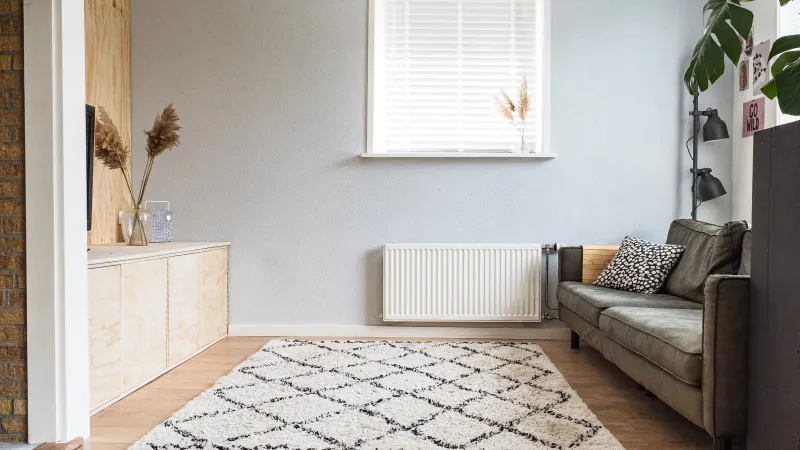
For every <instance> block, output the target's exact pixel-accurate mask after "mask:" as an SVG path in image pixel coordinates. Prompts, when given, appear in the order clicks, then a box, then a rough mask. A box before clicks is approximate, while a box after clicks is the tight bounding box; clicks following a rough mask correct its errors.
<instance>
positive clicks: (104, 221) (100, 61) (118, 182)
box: [84, 0, 131, 244]
mask: <svg viewBox="0 0 800 450" xmlns="http://www.w3.org/2000/svg"><path fill="white" fill-rule="evenodd" d="M84 4H85V8H86V9H85V21H86V25H85V28H86V102H87V103H89V104H90V105H93V106H96V107H99V106H102V107H104V108H105V109H106V110H107V111H108V114H109V115H110V116H111V118H112V119H113V120H114V123H115V124H116V125H117V127H118V128H119V131H120V134H121V135H122V139H123V141H124V142H125V144H126V145H127V146H128V148H130V145H131V39H130V23H131V22H130V0H85V3H84ZM129 199H130V194H128V189H127V187H126V185H125V181H124V178H123V177H122V173H121V172H120V171H119V170H114V171H111V170H108V169H106V168H105V166H103V164H102V163H100V161H99V160H97V159H96V158H95V161H94V184H93V192H92V231H90V232H89V236H88V239H89V244H109V243H114V242H122V230H121V229H120V226H119V224H118V211H120V210H123V209H127V208H129V207H130V200H129Z"/></svg>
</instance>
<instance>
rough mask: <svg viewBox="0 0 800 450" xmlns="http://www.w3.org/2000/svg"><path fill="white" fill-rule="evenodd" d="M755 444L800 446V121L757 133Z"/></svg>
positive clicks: (764, 449)
mask: <svg viewBox="0 0 800 450" xmlns="http://www.w3.org/2000/svg"><path fill="white" fill-rule="evenodd" d="M754 139H755V142H754V150H753V151H754V155H753V158H754V166H753V260H752V284H751V286H752V288H751V305H750V312H751V313H750V314H751V315H750V348H749V355H750V356H749V357H750V370H749V372H750V373H749V375H750V385H749V393H748V437H747V448H748V449H749V450H800V122H794V123H791V124H787V125H783V126H780V127H776V128H772V129H769V130H764V131H760V132H758V133H757V134H756V135H755V138H754Z"/></svg>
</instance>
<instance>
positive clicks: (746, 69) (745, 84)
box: [739, 59, 750, 92]
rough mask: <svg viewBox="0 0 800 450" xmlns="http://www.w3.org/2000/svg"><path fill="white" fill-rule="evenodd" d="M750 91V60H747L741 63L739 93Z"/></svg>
mask: <svg viewBox="0 0 800 450" xmlns="http://www.w3.org/2000/svg"><path fill="white" fill-rule="evenodd" d="M748 89H750V60H749V59H745V60H744V61H742V62H740V63H739V91H740V92H741V91H746V90H748Z"/></svg>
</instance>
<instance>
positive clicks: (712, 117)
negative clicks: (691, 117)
mask: <svg viewBox="0 0 800 450" xmlns="http://www.w3.org/2000/svg"><path fill="white" fill-rule="evenodd" d="M729 137H730V136H729V135H728V125H726V124H725V121H723V120H722V119H720V118H719V114H718V113H717V110H716V109H712V110H710V111H708V120H706V124H705V125H704V126H703V141H704V142H713V141H719V140H721V139H728V138H729Z"/></svg>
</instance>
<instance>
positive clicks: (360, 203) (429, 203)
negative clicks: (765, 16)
mask: <svg viewBox="0 0 800 450" xmlns="http://www.w3.org/2000/svg"><path fill="white" fill-rule="evenodd" d="M131 3H132V5H131V7H132V66H133V129H134V130H143V129H145V128H149V127H150V125H151V123H152V119H153V117H154V115H155V113H156V111H158V110H159V109H160V108H163V107H164V106H165V105H166V103H168V102H170V101H173V102H175V103H176V105H177V107H178V111H179V113H180V114H181V117H182V124H183V126H184V129H183V131H182V140H183V145H182V146H181V147H180V148H178V149H176V150H174V151H172V152H171V153H169V154H166V155H165V156H163V157H162V158H160V159H159V160H158V161H157V163H156V167H155V169H154V171H153V177H152V180H151V182H150V187H149V193H148V195H147V197H148V198H150V199H154V200H161V199H168V200H171V201H172V207H173V209H174V211H175V217H176V222H175V223H176V225H175V226H176V235H177V238H178V239H180V240H230V241H232V243H233V248H232V251H231V260H230V322H231V324H234V325H242V324H353V325H366V324H380V320H379V317H378V315H379V313H380V301H381V300H380V299H381V286H380V270H381V255H380V249H381V245H382V244H383V243H387V242H541V243H545V242H564V243H603V244H606V243H617V242H619V241H620V240H621V239H622V237H623V236H625V235H626V234H632V235H636V236H639V237H643V238H647V239H651V240H656V241H663V239H664V237H665V234H666V230H667V227H668V225H669V222H670V221H671V220H672V219H674V218H676V217H685V216H688V213H689V179H688V176H687V174H686V173H685V171H686V170H687V169H688V167H689V165H690V162H689V160H688V157H687V156H686V153H685V150H684V149H683V142H684V140H685V139H686V137H688V134H689V128H688V127H689V120H688V111H689V109H690V98H689V97H688V95H687V94H686V92H685V90H684V88H683V86H682V84H681V79H682V72H683V68H684V65H685V63H686V60H687V58H688V55H689V53H690V50H691V48H692V46H693V44H694V42H695V40H696V39H697V37H698V35H699V33H700V31H701V29H702V24H701V17H700V8H701V2H698V1H697V0H677V1H676V0H658V1H656V0H648V1H642V0H569V1H566V0H553V8H552V9H553V21H552V28H553V35H552V41H553V46H552V65H553V67H552V151H554V152H557V153H558V154H559V155H560V156H559V157H558V158H557V159H556V160H553V161H549V162H535V161H527V160H526V161H500V160H498V161H491V160H456V161H453V160H392V161H390V160H364V159H361V158H358V155H359V154H360V153H362V152H363V150H364V145H365V144H364V142H365V129H366V97H367V93H366V80H367V72H366V70H367V0H335V1H334V0H237V1H222V0H170V1H161V0H136V1H133V2H131ZM729 72H730V71H729ZM731 83H732V81H730V80H728V81H726V80H722V81H721V82H720V86H723V88H721V89H720V92H723V93H724V95H723V96H721V97H719V96H714V95H713V94H710V95H706V96H704V102H703V103H704V104H705V103H709V104H714V103H716V104H715V106H716V107H718V108H719V109H720V111H721V112H722V113H723V116H724V115H725V113H727V112H729V111H731V110H732V107H731V103H730V102H731V99H730V89H729V86H730V85H731ZM706 100H708V101H706ZM724 118H725V119H726V120H730V118H729V117H724ZM133 147H134V149H135V150H134V166H135V170H134V171H135V172H136V173H138V170H141V166H142V162H143V160H144V158H143V150H142V149H143V147H144V139H143V135H142V134H140V133H134V140H133ZM703 163H705V165H711V166H712V167H713V168H714V171H715V173H717V174H718V175H719V176H720V177H721V178H722V179H723V181H725V182H727V183H730V172H731V168H730V145H729V144H723V145H722V146H718V147H716V148H715V149H714V150H713V151H711V150H709V151H707V152H706V153H704V156H703ZM703 208H704V209H703V212H702V214H701V215H702V217H703V218H704V219H706V220H709V221H724V220H727V219H728V218H729V217H730V208H731V206H730V201H729V200H728V199H725V198H723V199H721V200H718V201H715V202H713V203H710V204H708V205H705V206H704V207H703Z"/></svg>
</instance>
